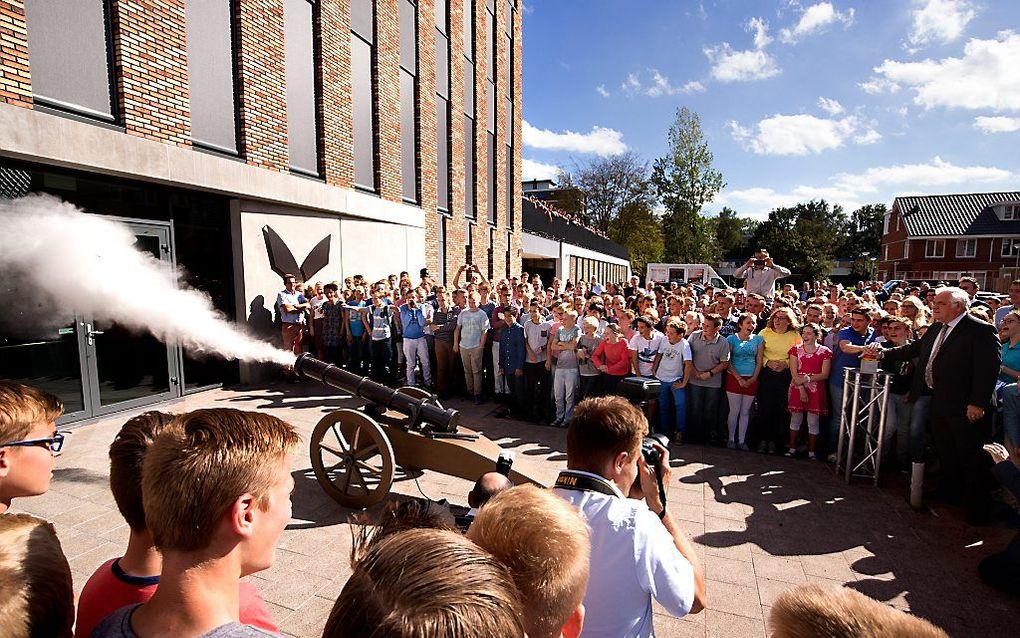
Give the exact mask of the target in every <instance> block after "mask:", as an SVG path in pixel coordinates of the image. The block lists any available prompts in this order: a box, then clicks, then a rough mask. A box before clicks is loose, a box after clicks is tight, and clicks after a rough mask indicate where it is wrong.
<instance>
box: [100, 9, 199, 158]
mask: <svg viewBox="0 0 1020 638" xmlns="http://www.w3.org/2000/svg"><path fill="white" fill-rule="evenodd" d="M112 18H113V54H114V56H113V57H114V66H115V77H116V86H117V88H116V94H117V105H118V110H119V111H120V117H121V123H122V124H123V125H124V128H125V129H126V130H127V132H128V134H130V135H138V136H139V137H146V138H149V139H155V140H160V141H162V142H166V143H168V144H177V145H179V146H189V145H190V144H191V115H190V106H189V97H188V55H187V48H186V46H185V35H184V34H185V22H184V0H115V1H114V2H113V12H112Z"/></svg>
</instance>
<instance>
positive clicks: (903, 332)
mask: <svg viewBox="0 0 1020 638" xmlns="http://www.w3.org/2000/svg"><path fill="white" fill-rule="evenodd" d="M911 334H912V331H911V329H910V321H909V320H907V318H906V317H889V322H888V327H887V328H886V337H887V338H886V340H885V341H884V342H882V347H884V348H895V347H897V346H902V345H904V344H906V343H908V342H909V341H911V340H912V339H911ZM916 367H917V361H916V360H910V361H893V360H889V361H882V369H883V370H885V371H886V372H888V373H890V374H891V375H892V380H891V381H890V382H889V399H888V401H887V403H886V409H885V429H886V432H887V435H886V440H885V443H886V444H887V443H890V442H892V438H893V437H895V441H896V460H897V462H898V464H899V466H900V468H901V469H909V468H910V466H911V463H920V462H922V461H924V434H925V426H926V424H927V420H928V418H927V411H928V410H927V404H928V402H929V401H930V398H928V397H919V400H920V399H923V401H924V405H922V406H920V407H919V408H918V412H919V416H921V415H923V418H918V419H915V418H914V408H915V407H916V402H913V401H911V400H910V396H909V395H910V387H911V385H913V382H914V370H915V369H916ZM834 409H836V410H838V409H839V406H835V408H834ZM922 410H923V412H922Z"/></svg>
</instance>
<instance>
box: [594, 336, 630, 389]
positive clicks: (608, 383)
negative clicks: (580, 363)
mask: <svg viewBox="0 0 1020 638" xmlns="http://www.w3.org/2000/svg"><path fill="white" fill-rule="evenodd" d="M591 359H592V363H594V364H595V367H596V368H597V369H598V370H599V371H600V372H601V373H602V377H601V379H600V382H601V388H600V389H599V394H601V395H611V394H616V388H617V386H618V385H620V381H622V380H623V379H625V378H627V376H629V374H630V366H631V359H630V348H629V347H628V345H627V341H626V340H625V339H624V338H623V330H622V329H621V328H620V326H619V324H615V323H610V324H608V325H607V326H606V331H605V332H604V333H603V338H602V341H600V342H599V345H598V347H597V348H595V352H594V353H592V357H591Z"/></svg>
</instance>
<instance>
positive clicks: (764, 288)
mask: <svg viewBox="0 0 1020 638" xmlns="http://www.w3.org/2000/svg"><path fill="white" fill-rule="evenodd" d="M789 275H790V270H789V269H788V268H783V267H782V266H780V265H779V264H777V263H776V262H774V261H772V258H771V257H769V251H767V250H765V249H764V248H759V249H758V250H756V251H755V253H754V257H752V258H751V259H748V260H747V262H746V263H745V264H744V265H743V266H741V267H740V268H737V269H736V270H735V271H733V276H734V277H738V278H739V277H743V278H744V290H746V291H747V294H752V293H757V294H759V295H761V296H763V297H765V298H766V299H768V300H770V301H771V300H772V299H773V298H774V297H775V296H776V280H778V279H782V278H783V277H788V276H789Z"/></svg>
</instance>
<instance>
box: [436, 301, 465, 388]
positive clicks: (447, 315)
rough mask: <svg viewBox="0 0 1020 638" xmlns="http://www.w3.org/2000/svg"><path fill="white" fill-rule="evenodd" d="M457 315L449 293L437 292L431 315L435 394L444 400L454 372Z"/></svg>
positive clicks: (457, 309) (450, 386) (458, 310)
mask: <svg viewBox="0 0 1020 638" xmlns="http://www.w3.org/2000/svg"><path fill="white" fill-rule="evenodd" d="M458 315H460V308H459V307H457V306H455V305H452V304H451V303H450V293H448V292H445V291H444V292H437V293H436V311H435V312H434V313H433V314H432V330H433V336H434V343H435V348H436V392H437V393H438V394H439V396H440V397H442V398H444V399H445V398H446V397H447V396H449V394H450V391H451V388H452V384H453V375H454V372H455V370H456V355H455V354H454V352H453V334H454V332H456V330H457V317H458Z"/></svg>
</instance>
